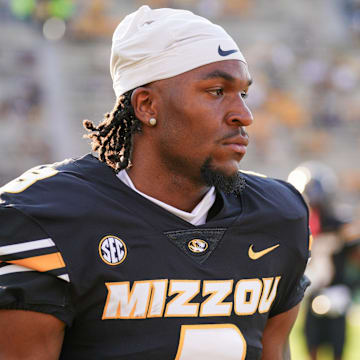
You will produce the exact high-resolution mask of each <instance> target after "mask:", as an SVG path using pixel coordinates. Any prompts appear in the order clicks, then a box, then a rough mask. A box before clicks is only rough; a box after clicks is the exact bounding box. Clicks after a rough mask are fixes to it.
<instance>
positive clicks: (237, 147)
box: [223, 135, 249, 154]
mask: <svg viewBox="0 0 360 360" xmlns="http://www.w3.org/2000/svg"><path fill="white" fill-rule="evenodd" d="M223 145H224V146H226V147H229V148H230V149H231V150H233V151H234V152H237V153H241V154H245V153H246V147H247V146H248V145H249V139H248V137H245V136H240V135H238V136H236V137H231V138H227V139H226V141H224V142H223Z"/></svg>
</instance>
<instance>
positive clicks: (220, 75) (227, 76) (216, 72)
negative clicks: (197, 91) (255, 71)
mask: <svg viewBox="0 0 360 360" xmlns="http://www.w3.org/2000/svg"><path fill="white" fill-rule="evenodd" d="M215 78H223V79H224V80H227V81H230V82H235V81H236V79H235V78H234V77H233V76H232V75H230V74H229V73H227V72H225V71H222V70H214V71H212V72H210V73H207V74H205V76H203V77H202V78H201V79H202V80H210V79H215ZM252 82H253V80H252V79H251V78H250V79H249V80H248V86H250V85H251V84H252Z"/></svg>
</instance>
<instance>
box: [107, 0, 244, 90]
mask: <svg viewBox="0 0 360 360" xmlns="http://www.w3.org/2000/svg"><path fill="white" fill-rule="evenodd" d="M233 59H235V60H240V61H242V62H244V63H245V64H246V61H245V58H244V56H243V55H242V53H241V52H240V50H239V48H238V46H237V45H236V43H235V41H234V40H233V39H232V38H231V36H230V35H229V34H228V33H227V32H226V31H225V30H224V29H223V28H222V27H221V26H219V25H215V24H213V23H211V22H210V21H209V20H207V19H205V18H203V17H201V16H197V15H194V14H193V13H192V12H190V11H187V10H176V9H154V10H152V9H150V7H149V6H147V5H144V6H141V7H140V8H139V9H138V10H137V11H135V12H134V13H132V14H130V15H128V16H126V17H125V19H124V20H123V21H122V22H121V23H120V24H119V25H118V27H117V28H116V30H115V32H114V35H113V40H112V48H111V58H110V73H111V77H112V79H113V87H114V91H115V94H116V96H117V97H119V96H120V95H122V94H124V93H125V92H127V91H129V90H132V89H135V88H136V87H138V86H141V85H145V84H148V83H150V82H152V81H156V80H161V79H167V78H170V77H173V76H176V75H179V74H182V73H184V72H186V71H189V70H192V69H195V68H197V67H199V66H202V65H206V64H210V63H213V62H216V61H222V60H233Z"/></svg>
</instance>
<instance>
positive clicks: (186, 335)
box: [175, 324, 246, 360]
mask: <svg viewBox="0 0 360 360" xmlns="http://www.w3.org/2000/svg"><path fill="white" fill-rule="evenodd" d="M245 355H246V341H245V339H244V336H243V334H242V333H241V331H240V330H239V328H238V327H237V326H235V325H234V324H209V325H182V326H181V332H180V341H179V347H178V351H177V354H176V358H175V360H194V359H196V360H219V359H223V360H244V359H245Z"/></svg>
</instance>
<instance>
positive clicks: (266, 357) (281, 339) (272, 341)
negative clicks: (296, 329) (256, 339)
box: [261, 305, 300, 360]
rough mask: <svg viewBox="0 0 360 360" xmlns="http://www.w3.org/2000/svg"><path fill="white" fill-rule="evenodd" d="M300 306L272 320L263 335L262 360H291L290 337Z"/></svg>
mask: <svg viewBox="0 0 360 360" xmlns="http://www.w3.org/2000/svg"><path fill="white" fill-rule="evenodd" d="M299 307H300V305H297V306H295V307H293V308H292V309H290V310H288V311H286V312H284V313H282V314H279V315H276V316H274V317H272V318H270V319H269V320H268V322H267V324H266V327H265V330H264V334H263V355H262V358H261V360H290V359H291V355H290V346H289V335H290V331H291V329H292V327H293V325H294V323H295V320H296V317H297V314H298V312H299Z"/></svg>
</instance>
